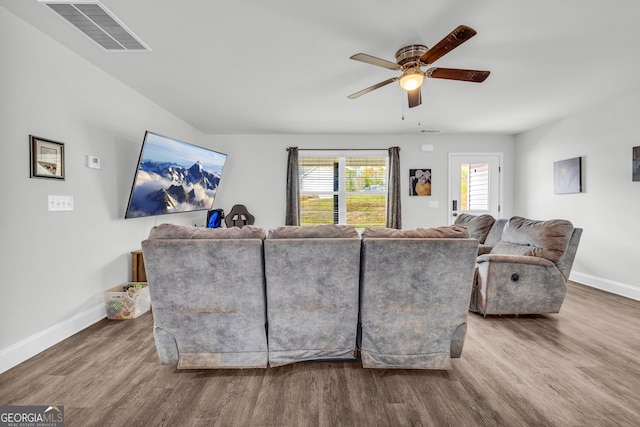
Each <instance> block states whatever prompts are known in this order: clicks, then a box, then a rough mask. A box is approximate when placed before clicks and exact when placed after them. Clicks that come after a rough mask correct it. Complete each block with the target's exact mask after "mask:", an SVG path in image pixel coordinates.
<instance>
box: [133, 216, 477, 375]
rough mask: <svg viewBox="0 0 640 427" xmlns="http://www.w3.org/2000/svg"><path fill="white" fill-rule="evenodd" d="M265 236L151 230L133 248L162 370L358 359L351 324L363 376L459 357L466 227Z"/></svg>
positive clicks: (254, 231)
mask: <svg viewBox="0 0 640 427" xmlns="http://www.w3.org/2000/svg"><path fill="white" fill-rule="evenodd" d="M412 233H413V235H412ZM265 234H266V233H265V232H264V231H263V230H261V229H259V228H256V227H252V226H245V227H243V228H241V229H240V228H235V227H234V228H229V229H207V228H196V227H184V226H176V225H168V224H163V225H160V226H158V227H154V228H153V229H152V231H151V233H150V234H149V238H148V239H146V240H145V241H143V242H142V251H143V255H144V259H145V266H146V270H147V278H148V281H149V290H150V292H151V298H152V301H153V316H154V323H155V324H154V336H155V341H156V347H157V351H158V355H159V358H160V361H161V362H162V363H163V364H170V365H177V368H187V369H188V368H248V367H260V368H264V367H266V366H267V365H269V366H279V365H283V364H287V363H294V362H298V361H304V360H321V359H329V360H336V359H339V360H345V359H353V360H357V359H356V355H357V354H358V352H359V351H360V350H361V349H360V347H361V345H360V338H359V336H360V322H359V318H360V317H361V318H362V324H361V328H362V329H361V332H362V340H361V341H362V361H363V365H364V366H365V367H390V368H419V369H450V368H451V364H450V358H451V357H460V356H461V351H462V344H463V341H464V336H465V331H466V313H467V308H468V305H469V298H470V290H471V283H472V277H473V269H474V265H475V254H476V252H477V247H478V242H477V240H475V239H471V238H469V234H468V231H467V230H466V229H465V228H463V227H460V226H451V227H441V228H438V229H435V230H430V229H417V230H404V231H402V232H400V231H398V230H388V229H372V230H366V231H365V232H364V233H363V237H362V238H361V237H360V236H359V235H358V233H357V232H356V230H355V229H354V228H353V227H350V226H335V225H327V226H317V227H304V228H298V227H280V228H277V229H273V230H270V231H269V234H268V235H265ZM403 306H406V307H407V309H405V310H403V309H402V307H403ZM408 308H411V310H409V309H408Z"/></svg>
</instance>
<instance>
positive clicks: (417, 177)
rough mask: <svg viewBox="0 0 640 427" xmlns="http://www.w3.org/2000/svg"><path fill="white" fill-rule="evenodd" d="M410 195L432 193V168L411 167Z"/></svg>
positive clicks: (428, 194)
mask: <svg viewBox="0 0 640 427" xmlns="http://www.w3.org/2000/svg"><path fill="white" fill-rule="evenodd" d="M409 195H410V196H430V195H431V169H429V168H422V169H409Z"/></svg>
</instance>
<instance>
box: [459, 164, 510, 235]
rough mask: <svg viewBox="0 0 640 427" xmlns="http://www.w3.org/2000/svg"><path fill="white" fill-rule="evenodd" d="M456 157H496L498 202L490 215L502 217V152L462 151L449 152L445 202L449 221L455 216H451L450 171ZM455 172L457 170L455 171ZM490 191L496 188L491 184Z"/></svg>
mask: <svg viewBox="0 0 640 427" xmlns="http://www.w3.org/2000/svg"><path fill="white" fill-rule="evenodd" d="M456 157H478V158H482V157H497V160H498V189H497V191H498V194H497V202H498V206H497V212H491V215H493V216H494V217H495V218H501V217H502V213H503V210H504V209H503V206H504V203H503V194H502V193H503V191H502V189H503V188H504V184H503V181H502V177H503V176H504V174H503V171H502V167H503V164H504V163H503V153H498V152H495V153H494V152H486V153H485V152H483V153H469V152H462V153H449V173H448V176H449V178H448V182H449V185H448V187H449V190H448V204H447V215H448V217H447V218H449V223H451V224H453V221H454V220H455V217H454V216H453V200H454V198H453V195H452V193H453V188H452V186H453V178H452V173H453V160H454V158H456ZM478 163H482V161H479V162H478ZM456 172H457V171H456ZM489 191H490V192H492V193H493V192H494V191H496V189H494V188H493V186H491V187H490V188H489Z"/></svg>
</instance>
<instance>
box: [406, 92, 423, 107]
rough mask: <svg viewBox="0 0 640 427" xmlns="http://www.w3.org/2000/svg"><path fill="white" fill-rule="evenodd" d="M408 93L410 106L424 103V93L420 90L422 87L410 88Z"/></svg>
mask: <svg viewBox="0 0 640 427" xmlns="http://www.w3.org/2000/svg"><path fill="white" fill-rule="evenodd" d="M407 95H408V96H409V108H413V107H417V106H418V105H420V104H422V94H421V92H420V88H417V89H414V90H408V91H407Z"/></svg>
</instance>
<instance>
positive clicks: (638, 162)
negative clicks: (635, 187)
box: [631, 146, 640, 181]
mask: <svg viewBox="0 0 640 427" xmlns="http://www.w3.org/2000/svg"><path fill="white" fill-rule="evenodd" d="M631 176H632V179H633V181H640V146H638V147H633V154H632V156H631Z"/></svg>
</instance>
